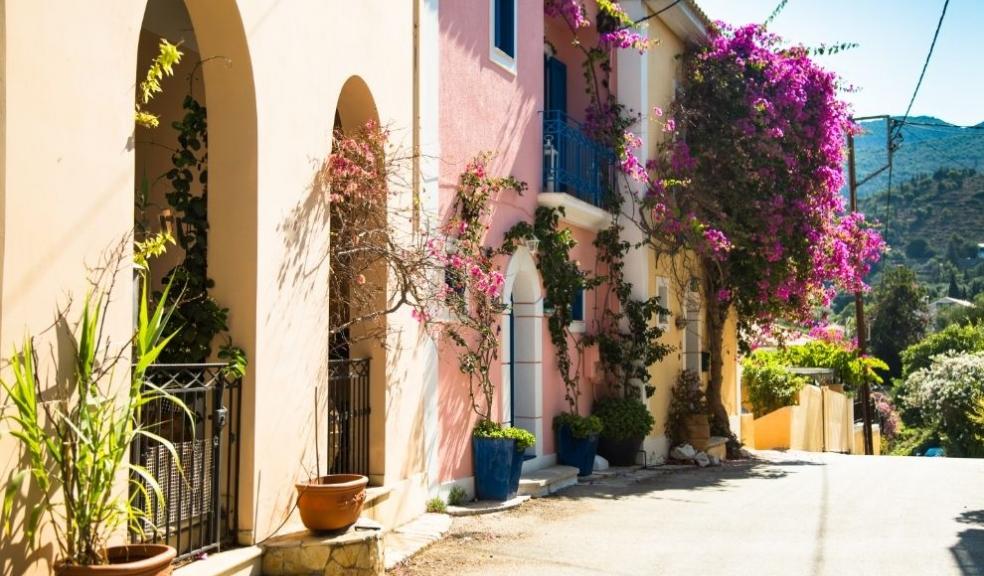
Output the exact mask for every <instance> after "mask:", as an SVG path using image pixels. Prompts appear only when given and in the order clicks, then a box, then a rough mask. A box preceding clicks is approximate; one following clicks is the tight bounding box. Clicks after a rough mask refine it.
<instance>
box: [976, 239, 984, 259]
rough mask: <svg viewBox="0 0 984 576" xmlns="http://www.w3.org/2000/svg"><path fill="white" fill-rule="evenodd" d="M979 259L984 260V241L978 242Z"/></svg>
mask: <svg viewBox="0 0 984 576" xmlns="http://www.w3.org/2000/svg"><path fill="white" fill-rule="evenodd" d="M977 259H978V260H984V242H978V243H977Z"/></svg>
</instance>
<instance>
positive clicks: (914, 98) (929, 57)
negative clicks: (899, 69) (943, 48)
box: [899, 0, 950, 130]
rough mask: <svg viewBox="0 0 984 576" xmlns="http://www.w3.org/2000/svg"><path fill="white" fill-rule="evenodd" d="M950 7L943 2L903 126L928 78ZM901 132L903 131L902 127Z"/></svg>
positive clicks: (946, 2)
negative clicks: (928, 69)
mask: <svg viewBox="0 0 984 576" xmlns="http://www.w3.org/2000/svg"><path fill="white" fill-rule="evenodd" d="M949 5H950V0H946V1H945V2H943V11H942V12H941V13H940V20H939V22H937V23H936V32H933V42H932V43H931V44H930V45H929V53H928V54H926V61H925V62H923V67H922V72H920V73H919V81H918V82H916V89H915V90H913V91H912V98H910V99H909V106H908V107H907V108H906V109H905V116H903V117H902V123H903V124H905V122H906V120H908V119H909V112H911V111H912V105H913V104H914V103H915V101H916V95H917V94H919V87H920V86H922V82H923V78H924V77H925V76H926V69H927V68H929V60H930V59H931V58H932V57H933V49H934V48H936V39H937V38H939V36H940V28H942V27H943V17H944V16H946V8H947V6H949ZM899 130H901V127H900V128H899Z"/></svg>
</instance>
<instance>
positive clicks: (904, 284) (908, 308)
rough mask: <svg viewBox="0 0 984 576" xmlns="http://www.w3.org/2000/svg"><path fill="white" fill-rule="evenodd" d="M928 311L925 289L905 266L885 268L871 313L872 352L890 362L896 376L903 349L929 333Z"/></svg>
mask: <svg viewBox="0 0 984 576" xmlns="http://www.w3.org/2000/svg"><path fill="white" fill-rule="evenodd" d="M928 319H929V311H928V310H927V308H926V291H925V289H923V287H922V286H921V285H920V284H919V282H918V280H916V274H915V272H913V271H912V270H910V269H909V268H906V267H905V266H897V267H895V268H893V269H890V270H886V271H885V274H884V275H883V276H882V278H881V281H880V282H879V283H878V286H877V287H876V288H875V292H874V306H873V307H872V313H871V352H872V353H873V354H874V355H875V356H878V357H879V358H881V359H882V360H884V361H885V363H886V364H888V368H889V374H890V375H891V376H893V377H897V376H900V375H901V374H902V351H903V350H905V349H906V348H908V347H909V346H912V345H913V344H915V343H917V342H919V341H920V340H922V339H923V337H924V336H925V335H926V328H927V325H928Z"/></svg>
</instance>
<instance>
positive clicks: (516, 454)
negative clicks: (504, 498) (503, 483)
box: [509, 450, 526, 498]
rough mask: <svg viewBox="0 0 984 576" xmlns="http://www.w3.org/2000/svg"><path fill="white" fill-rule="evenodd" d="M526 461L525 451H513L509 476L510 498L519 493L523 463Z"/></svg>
mask: <svg viewBox="0 0 984 576" xmlns="http://www.w3.org/2000/svg"><path fill="white" fill-rule="evenodd" d="M525 461H526V451H525V450H513V455H512V468H511V470H510V475H509V492H510V498H511V497H513V496H515V495H516V493H518V492H519V477H520V476H522V474H523V462H525Z"/></svg>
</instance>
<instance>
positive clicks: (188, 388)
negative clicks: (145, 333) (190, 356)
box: [131, 363, 242, 559]
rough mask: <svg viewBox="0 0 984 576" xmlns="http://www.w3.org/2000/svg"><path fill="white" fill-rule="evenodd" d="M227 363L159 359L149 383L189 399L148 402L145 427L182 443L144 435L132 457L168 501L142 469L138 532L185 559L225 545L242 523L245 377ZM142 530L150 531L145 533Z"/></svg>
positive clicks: (136, 488) (135, 494)
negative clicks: (228, 370) (229, 370)
mask: <svg viewBox="0 0 984 576" xmlns="http://www.w3.org/2000/svg"><path fill="white" fill-rule="evenodd" d="M225 367H226V365H225V364H221V363H215V364H155V365H152V366H150V367H149V368H148V369H147V373H146V380H145V382H146V384H145V386H148V385H153V386H158V387H160V388H163V389H165V390H167V392H168V393H170V394H171V395H173V396H174V398H176V399H177V400H179V401H181V402H182V403H183V404H184V405H185V407H187V409H188V412H190V413H191V416H190V417H189V415H188V413H187V412H185V411H184V410H182V408H181V407H180V406H179V405H177V404H176V403H175V402H173V401H171V400H167V399H157V400H154V401H152V402H150V403H149V404H147V405H145V406H144V407H143V410H142V413H141V422H142V424H143V426H144V427H145V428H146V429H148V430H150V431H151V432H153V433H154V434H157V435H159V436H161V437H163V438H165V439H166V440H168V441H169V442H171V444H172V445H173V446H174V450H175V453H176V455H177V460H175V457H174V456H175V454H172V453H171V451H170V450H168V449H167V448H166V447H164V446H162V445H161V444H160V443H158V442H155V441H153V440H150V439H149V438H146V437H143V436H141V437H139V438H138V440H137V441H136V443H135V444H134V446H133V447H132V448H131V450H132V454H131V461H132V462H133V463H134V464H137V465H139V466H142V467H144V468H145V469H146V470H147V471H148V472H149V474H150V476H151V477H153V478H155V479H156V480H157V483H158V484H159V486H160V489H161V491H162V492H163V494H164V501H163V503H162V502H160V501H159V499H158V498H156V497H155V496H154V491H153V490H152V488H151V486H150V484H149V482H147V481H146V480H145V479H143V478H142V477H140V476H137V475H135V477H134V481H135V482H136V484H134V485H133V487H132V488H131V494H132V496H133V497H134V500H135V502H136V504H137V508H138V509H139V510H141V511H142V512H143V517H142V518H140V519H138V522H139V524H140V525H139V530H135V531H134V532H135V534H134V538H135V539H138V540H142V541H158V542H163V543H167V544H169V545H171V546H174V547H175V548H177V550H178V558H179V559H182V558H188V557H192V556H196V555H199V554H202V553H205V552H209V551H213V550H218V549H219V548H220V546H221V545H222V544H223V543H227V542H230V541H231V540H232V537H233V532H234V531H235V529H236V526H237V525H238V517H237V506H236V504H237V501H238V499H239V482H238V480H239V442H238V440H239V433H240V429H239V427H240V418H239V416H240V412H241V407H240V400H241V389H242V383H241V381H240V380H238V379H237V380H229V379H228V378H227V377H226V375H225V373H224V370H223V369H224V368H225ZM141 532H142V534H141Z"/></svg>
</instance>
